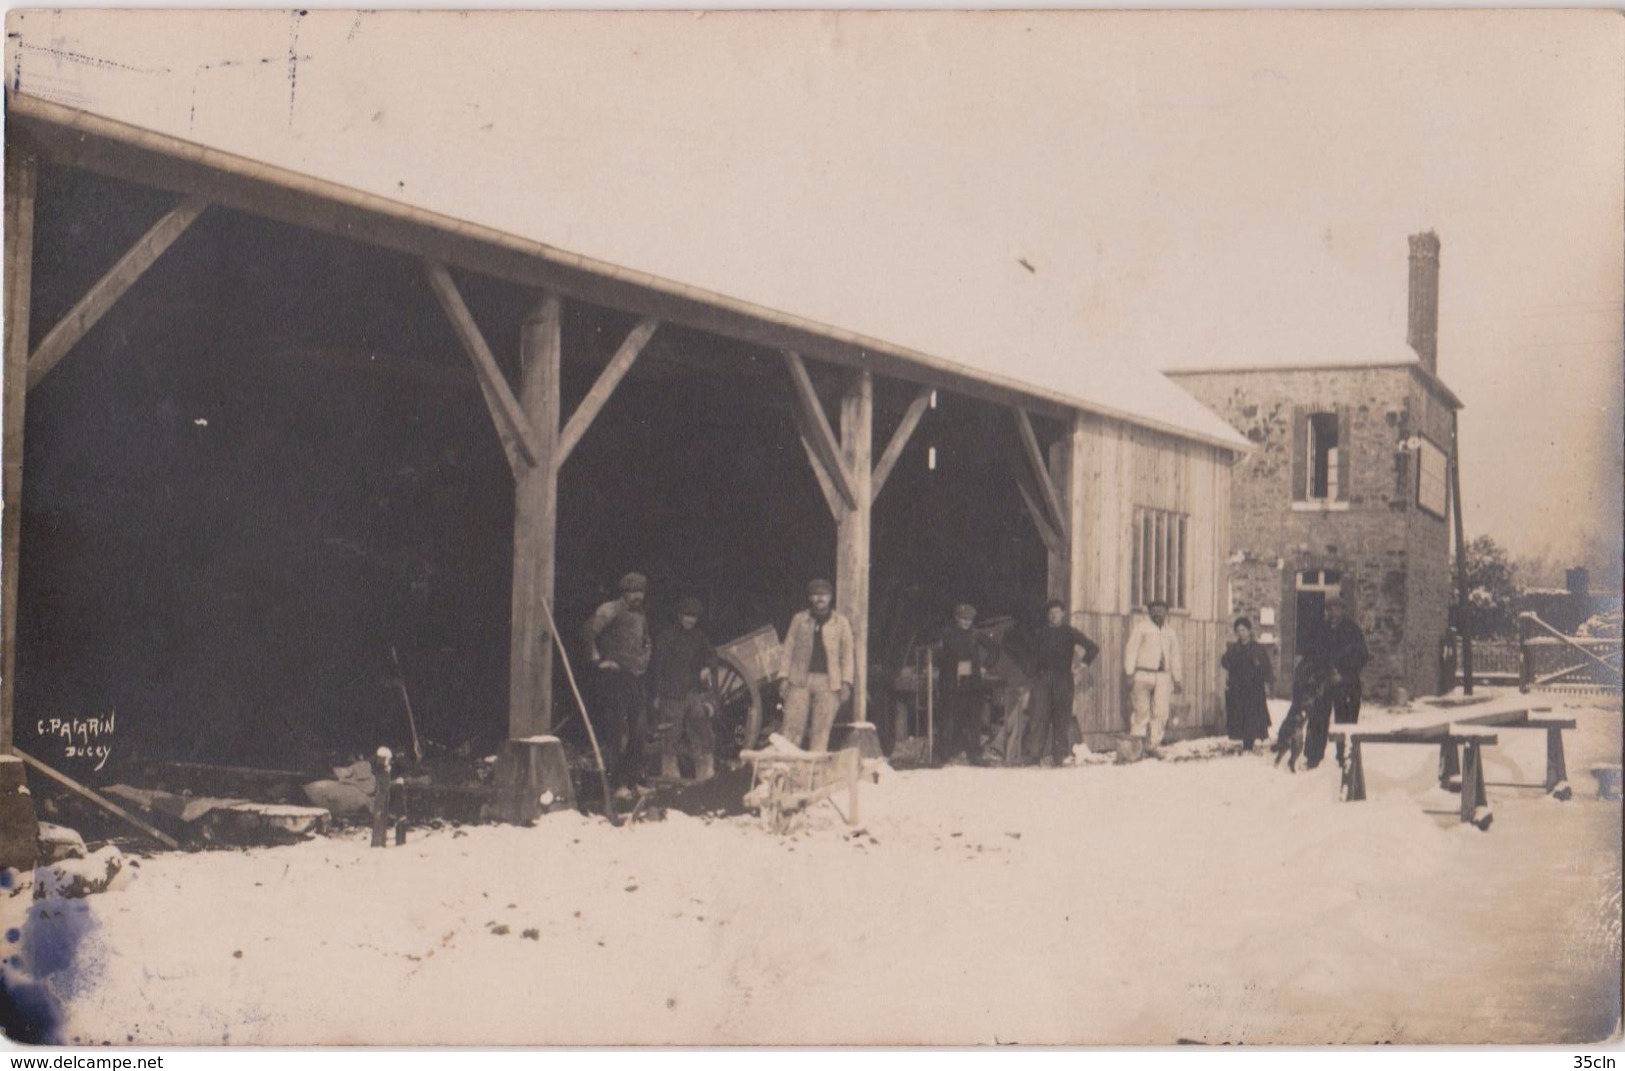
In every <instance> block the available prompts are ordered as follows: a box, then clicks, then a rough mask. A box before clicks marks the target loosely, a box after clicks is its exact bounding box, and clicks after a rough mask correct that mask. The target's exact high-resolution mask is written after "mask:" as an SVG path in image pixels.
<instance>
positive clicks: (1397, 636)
mask: <svg viewBox="0 0 1625 1071" xmlns="http://www.w3.org/2000/svg"><path fill="white" fill-rule="evenodd" d="M1438 293H1439V239H1438V238H1437V237H1436V236H1435V235H1434V234H1433V233H1432V232H1428V233H1424V234H1418V235H1413V236H1412V237H1411V239H1410V289H1409V311H1408V338H1407V341H1408V342H1409V344H1410V347H1411V350H1412V351H1414V352H1411V353H1406V352H1404V351H1399V350H1398V347H1397V340H1396V345H1395V346H1394V350H1395V351H1396V352H1393V353H1379V354H1377V355H1371V354H1369V353H1361V352H1347V351H1340V350H1339V347H1338V346H1337V344H1336V342H1335V341H1333V342H1329V343H1328V345H1327V347H1326V351H1324V352H1320V353H1304V354H1302V355H1301V356H1300V357H1298V358H1297V359H1296V360H1293V361H1291V362H1282V363H1271V364H1268V365H1265V364H1262V363H1261V364H1258V365H1254V366H1237V367H1219V366H1217V365H1216V364H1215V365H1214V366H1212V367H1200V368H1180V369H1168V374H1169V375H1170V376H1171V377H1172V378H1173V379H1174V380H1175V381H1176V382H1178V383H1179V384H1180V385H1181V386H1183V387H1184V388H1185V389H1186V390H1188V391H1190V392H1191V393H1192V394H1194V395H1195V396H1196V397H1197V398H1198V399H1200V400H1201V401H1202V402H1204V403H1205V404H1206V405H1207V406H1208V407H1209V408H1211V409H1213V410H1214V411H1215V412H1216V413H1218V414H1219V415H1220V416H1222V417H1224V418H1225V419H1226V420H1228V421H1229V422H1230V423H1231V425H1233V426H1234V427H1235V428H1236V430H1238V431H1239V432H1241V433H1242V434H1243V435H1245V436H1246V437H1247V438H1248V439H1249V440H1251V441H1252V443H1253V444H1254V451H1253V453H1252V454H1251V455H1249V456H1248V457H1246V458H1244V459H1243V460H1242V461H1241V462H1240V463H1238V464H1237V466H1236V468H1235V472H1234V478H1233V489H1232V496H1231V556H1230V601H1231V608H1232V610H1233V611H1234V612H1235V613H1236V614H1247V615H1248V616H1250V617H1251V618H1253V620H1254V621H1255V622H1257V623H1258V627H1259V631H1260V632H1261V634H1262V635H1261V638H1263V639H1265V641H1266V642H1269V643H1272V644H1273V645H1275V646H1276V647H1277V648H1278V660H1277V690H1278V692H1279V693H1280V694H1283V695H1284V694H1286V692H1287V688H1288V684H1289V682H1290V679H1291V674H1290V667H1291V666H1292V665H1294V664H1295V660H1296V657H1297V652H1298V651H1299V650H1300V649H1301V647H1302V645H1303V643H1304V639H1305V637H1306V636H1307V635H1308V634H1309V631H1310V630H1311V629H1313V628H1314V627H1315V625H1316V624H1318V622H1319V621H1320V619H1321V616H1322V613H1323V611H1324V607H1325V603H1326V599H1327V598H1328V597H1330V596H1331V595H1333V594H1340V595H1341V596H1342V597H1343V598H1344V600H1345V601H1346V602H1347V603H1348V605H1349V608H1350V610H1351V611H1352V612H1353V614H1354V615H1355V619H1356V620H1357V621H1359V623H1360V625H1361V627H1362V628H1364V629H1365V632H1366V639H1367V642H1368V644H1369V646H1370V649H1371V662H1370V665H1369V667H1368V668H1367V670H1366V673H1365V680H1364V684H1365V689H1366V693H1367V695H1370V696H1374V697H1379V698H1390V697H1392V696H1394V695H1395V694H1396V693H1397V692H1398V691H1400V690H1402V689H1403V690H1404V691H1406V692H1408V693H1409V694H1411V695H1425V694H1432V693H1435V692H1437V691H1439V690H1440V679H1439V678H1440V672H1439V665H1440V662H1439V657H1440V651H1441V644H1442V642H1443V641H1444V639H1445V635H1446V629H1447V627H1448V614H1449V607H1450V603H1451V589H1452V583H1451V575H1450V536H1449V527H1448V524H1447V517H1448V512H1449V499H1450V479H1449V475H1450V460H1451V455H1452V451H1453V444H1454V443H1455V441H1456V436H1455V432H1456V414H1457V413H1458V411H1459V410H1460V409H1461V407H1462V406H1461V401H1460V400H1459V399H1458V398H1457V397H1456V396H1455V394H1453V393H1452V392H1451V391H1450V389H1449V388H1448V387H1446V386H1445V384H1444V383H1443V381H1442V380H1441V379H1440V378H1439V374H1438V345H1437V342H1438Z"/></svg>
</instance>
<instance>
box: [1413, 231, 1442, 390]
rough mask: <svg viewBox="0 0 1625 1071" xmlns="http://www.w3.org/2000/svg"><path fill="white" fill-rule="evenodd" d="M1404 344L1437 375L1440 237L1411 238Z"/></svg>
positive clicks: (1428, 232) (1422, 236)
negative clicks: (1408, 311) (1408, 308)
mask: <svg viewBox="0 0 1625 1071" xmlns="http://www.w3.org/2000/svg"><path fill="white" fill-rule="evenodd" d="M1405 341H1406V342H1409V343H1410V345H1411V349H1413V350H1415V351H1416V355H1417V356H1418V357H1420V358H1422V367H1423V368H1426V369H1427V370H1428V371H1429V372H1430V373H1432V374H1433V375H1438V374H1439V236H1438V235H1436V234H1434V233H1433V232H1432V231H1424V232H1423V233H1421V234H1413V235H1411V310H1410V323H1409V327H1408V329H1407V330H1406V333H1405Z"/></svg>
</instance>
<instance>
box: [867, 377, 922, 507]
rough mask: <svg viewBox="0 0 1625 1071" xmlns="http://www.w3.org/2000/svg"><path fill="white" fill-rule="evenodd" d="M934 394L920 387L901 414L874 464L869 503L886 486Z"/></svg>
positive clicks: (878, 495)
mask: <svg viewBox="0 0 1625 1071" xmlns="http://www.w3.org/2000/svg"><path fill="white" fill-rule="evenodd" d="M933 393H935V392H934V391H932V389H931V388H930V387H921V388H920V392H919V393H918V394H916V395H915V396H914V400H913V401H912V402H910V403H909V404H908V410H907V411H906V412H905V413H903V419H902V420H900V421H898V423H897V430H895V431H893V432H892V435H891V440H890V441H889V442H887V443H886V449H885V450H883V451H882V452H881V454H880V460H879V461H877V462H875V472H874V476H873V477H872V478H871V487H870V495H871V501H873V500H874V499H876V498H879V497H880V489H881V488H883V487H885V486H886V478H887V477H888V476H890V475H891V470H892V469H893V468H895V467H896V466H897V459H898V458H900V457H902V456H903V450H904V448H905V447H907V446H908V441H909V439H911V438H913V436H914V429H915V428H918V427H919V426H920V420H921V418H922V417H924V416H925V411H926V410H927V409H929V408H930V407H931V395H932V394H933Z"/></svg>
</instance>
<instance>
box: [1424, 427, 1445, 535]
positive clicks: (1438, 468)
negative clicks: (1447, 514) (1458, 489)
mask: <svg viewBox="0 0 1625 1071" xmlns="http://www.w3.org/2000/svg"><path fill="white" fill-rule="evenodd" d="M1416 461H1417V464H1416V504H1417V505H1418V506H1421V507H1422V508H1423V509H1425V510H1427V511H1428V512H1429V513H1431V514H1433V515H1434V516H1435V517H1438V518H1440V519H1443V518H1444V511H1445V502H1446V488H1447V487H1448V484H1446V482H1445V480H1446V470H1445V453H1444V451H1443V450H1440V449H1439V448H1438V447H1437V446H1434V445H1433V444H1432V443H1430V442H1428V441H1427V440H1426V439H1423V440H1422V445H1421V446H1420V447H1418V449H1417V451H1416Z"/></svg>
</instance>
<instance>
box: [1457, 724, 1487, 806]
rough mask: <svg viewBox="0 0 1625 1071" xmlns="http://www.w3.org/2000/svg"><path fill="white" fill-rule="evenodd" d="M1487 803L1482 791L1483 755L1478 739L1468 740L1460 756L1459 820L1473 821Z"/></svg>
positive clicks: (1485, 795)
mask: <svg viewBox="0 0 1625 1071" xmlns="http://www.w3.org/2000/svg"><path fill="white" fill-rule="evenodd" d="M1487 803H1489V795H1488V794H1487V793H1486V792H1485V791H1484V755H1483V752H1482V750H1481V749H1480V747H1479V744H1478V741H1476V740H1468V741H1467V742H1466V744H1465V745H1464V746H1463V747H1462V756H1461V820H1462V821H1463V822H1472V821H1475V819H1476V817H1477V812H1478V809H1479V808H1480V807H1483V806H1484V805H1486V804H1487Z"/></svg>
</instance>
